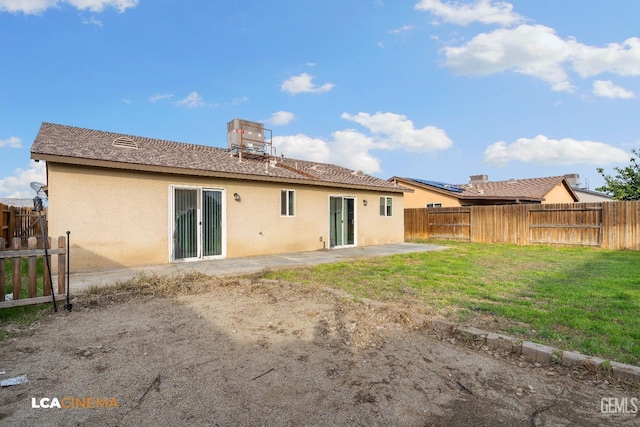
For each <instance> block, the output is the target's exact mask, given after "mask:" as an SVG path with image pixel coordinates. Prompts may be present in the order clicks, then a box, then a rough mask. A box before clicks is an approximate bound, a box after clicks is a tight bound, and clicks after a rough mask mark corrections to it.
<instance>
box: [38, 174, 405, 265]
mask: <svg viewBox="0 0 640 427" xmlns="http://www.w3.org/2000/svg"><path fill="white" fill-rule="evenodd" d="M47 166H48V188H49V207H48V209H49V234H50V235H52V236H59V235H65V232H66V231H67V230H68V231H71V235H70V241H71V269H72V271H80V270H89V269H99V268H113V267H132V266H141V265H150V264H165V263H168V262H169V258H170V239H169V227H170V221H171V218H170V205H169V204H170V188H171V186H178V187H180V186H185V187H202V188H209V189H221V190H224V195H225V197H226V198H225V204H226V206H225V208H226V226H227V228H226V230H227V232H226V236H227V242H226V243H227V244H226V256H227V257H230V258H234V257H243V256H251V255H263V254H274V253H286V252H300V251H311V250H319V249H323V248H328V246H329V243H328V242H329V197H330V196H343V197H354V198H355V214H356V230H357V231H356V239H357V240H356V243H357V246H367V245H376V244H384V243H398V242H402V241H404V215H403V211H404V204H403V196H402V194H398V193H393V194H387V193H386V192H384V191H379V192H378V191H368V190H350V189H341V188H327V187H318V186H308V185H293V184H280V183H271V182H259V181H248V180H237V179H218V178H200V177H194V176H182V175H168V174H157V173H148V172H138V171H124V170H115V169H104V168H93V167H82V166H73V165H64V164H58V163H51V162H49V163H48V165H47ZM283 189H289V190H294V191H295V193H296V212H295V216H293V217H283V216H281V215H280V191H281V190H283ZM234 193H238V195H239V196H240V201H236V200H235V199H234V196H233V195H234ZM380 196H391V197H393V215H392V216H391V217H383V216H380V211H379V197H380ZM364 200H367V206H365V205H364Z"/></svg>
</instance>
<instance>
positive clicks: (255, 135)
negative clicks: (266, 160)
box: [227, 119, 272, 158]
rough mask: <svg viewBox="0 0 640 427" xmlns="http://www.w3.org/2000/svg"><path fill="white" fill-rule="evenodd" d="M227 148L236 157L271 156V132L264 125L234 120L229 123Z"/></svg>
mask: <svg viewBox="0 0 640 427" xmlns="http://www.w3.org/2000/svg"><path fill="white" fill-rule="evenodd" d="M227 146H228V148H229V151H231V152H232V153H233V154H234V155H235V156H238V157H240V158H242V157H246V158H255V157H264V156H269V155H271V150H272V146H271V130H270V129H265V127H264V124H263V123H258V122H251V121H249V120H242V119H233V120H231V121H230V122H229V123H227Z"/></svg>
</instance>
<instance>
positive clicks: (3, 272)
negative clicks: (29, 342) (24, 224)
mask: <svg viewBox="0 0 640 427" xmlns="http://www.w3.org/2000/svg"><path fill="white" fill-rule="evenodd" d="M48 240H49V242H48V246H47V247H48V248H51V238H49V239H48ZM5 248H6V243H5V241H4V239H3V238H0V308H5V307H17V306H21V305H30V304H41V303H44V302H49V301H52V298H53V297H52V296H51V288H52V287H51V281H50V277H51V276H50V274H49V270H48V268H47V262H46V260H45V259H44V257H45V251H44V249H38V241H37V238H36V237H35V236H32V237H29V239H28V246H27V248H26V249H25V248H24V247H23V246H22V240H21V239H20V237H14V238H13V239H12V241H11V248H9V249H5ZM48 253H49V262H48V265H52V264H51V255H56V257H57V262H58V292H57V293H56V295H55V298H56V300H62V299H64V297H65V295H64V293H65V270H66V264H65V260H66V255H67V254H66V238H65V237H63V236H61V237H58V242H57V248H52V249H49V250H48ZM25 258H26V260H27V261H26V264H27V266H26V270H27V273H26V277H24V278H23V276H25V274H24V273H23V264H24V263H23V261H22V260H23V259H25ZM39 258H41V259H42V260H43V261H42V264H43V269H42V271H43V274H42V278H39V277H38V259H39ZM7 279H10V280H9V281H8V280H7ZM25 279H26V283H23V282H24V281H25ZM40 279H41V280H40ZM39 284H40V285H41V289H39V286H38V285H39ZM23 285H26V289H25V291H24V293H25V294H26V295H23V289H22V287H23ZM9 286H11V291H12V292H11V293H10V295H11V299H10V300H9V298H8V297H7V290H8V287H9ZM54 293H55V290H54Z"/></svg>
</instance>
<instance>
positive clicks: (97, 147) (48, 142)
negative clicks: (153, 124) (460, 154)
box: [31, 123, 406, 193]
mask: <svg viewBox="0 0 640 427" xmlns="http://www.w3.org/2000/svg"><path fill="white" fill-rule="evenodd" d="M31 158H33V159H35V160H45V161H50V162H58V163H66V164H76V165H87V166H100V167H107V168H116V169H129V170H141V171H151V172H159V173H173V174H185V175H197V176H211V177H224V178H236V179H248V180H260V181H275V182H286V183H299V184H308V185H320V186H332V187H346V188H361V189H375V190H384V191H388V192H398V193H400V192H403V191H406V189H404V188H402V187H399V186H397V185H395V184H393V183H391V182H389V181H386V180H383V179H380V178H375V177H373V176H369V175H366V174H364V173H362V172H360V171H353V170H351V169H347V168H343V167H340V166H336V165H332V164H328V163H318V162H310V161H305V160H296V159H289V158H275V157H266V158H259V159H253V158H243V159H242V160H241V161H240V159H239V158H238V157H237V156H233V154H232V153H231V152H230V151H229V150H226V149H222V148H216V147H210V146H204V145H195V144H186V143H181V142H174V141H166V140H161V139H154V138H145V137H139V136H132V135H123V134H119V133H112V132H104V131H99V130H92V129H84V128H78V127H73V126H64V125H59V124H54V123H42V126H41V127H40V131H39V132H38V136H37V137H36V140H35V141H34V143H33V145H32V146H31Z"/></svg>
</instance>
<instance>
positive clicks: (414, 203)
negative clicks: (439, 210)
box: [400, 182, 460, 209]
mask: <svg viewBox="0 0 640 427" xmlns="http://www.w3.org/2000/svg"><path fill="white" fill-rule="evenodd" d="M400 185H402V186H403V187H407V188H411V189H413V190H414V192H413V193H409V192H408V193H405V195H404V205H405V208H407V209H410V208H424V207H426V206H427V203H442V207H443V208H451V207H456V208H457V207H460V202H459V201H458V199H457V198H455V197H451V196H446V195H444V194H440V193H437V192H435V191H429V190H425V189H424V188H421V187H417V186H413V185H411V184H409V183H406V182H401V183H400Z"/></svg>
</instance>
